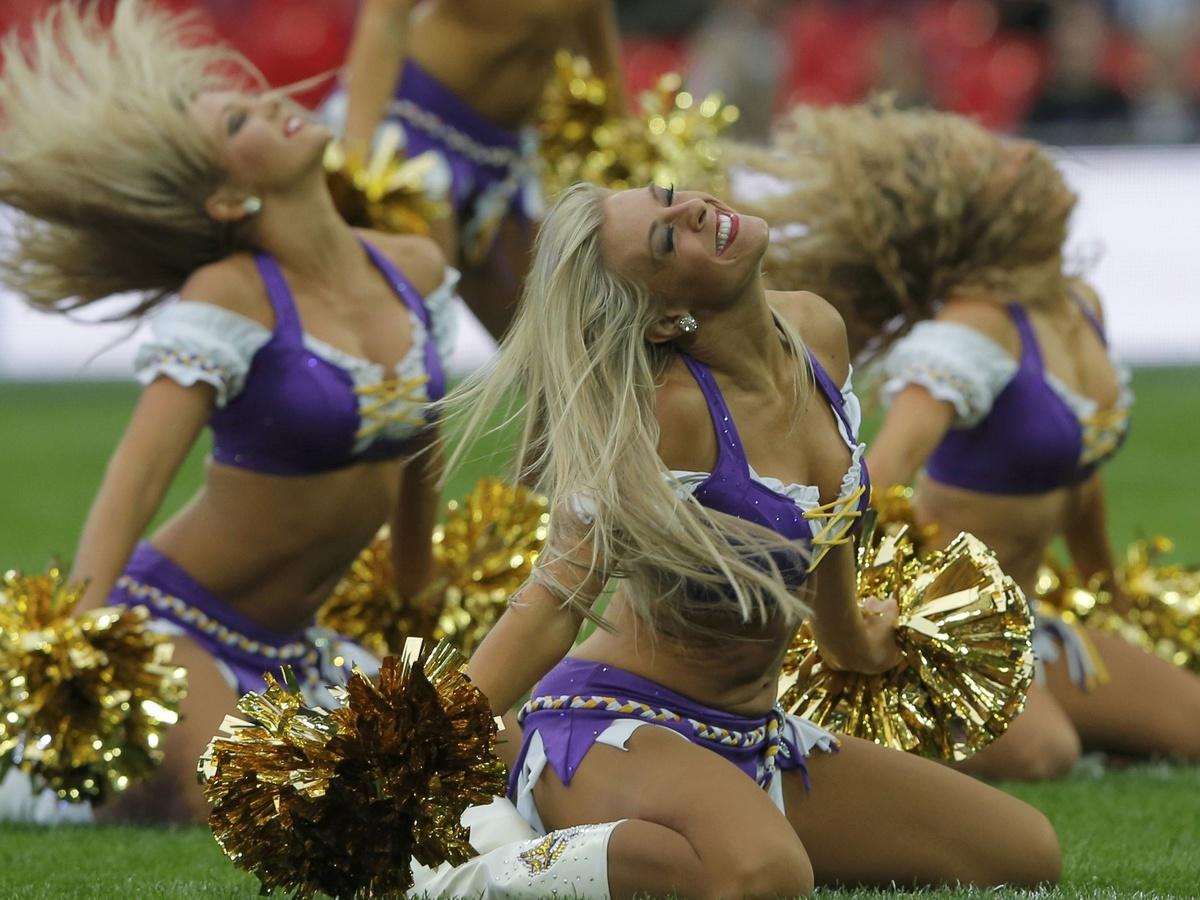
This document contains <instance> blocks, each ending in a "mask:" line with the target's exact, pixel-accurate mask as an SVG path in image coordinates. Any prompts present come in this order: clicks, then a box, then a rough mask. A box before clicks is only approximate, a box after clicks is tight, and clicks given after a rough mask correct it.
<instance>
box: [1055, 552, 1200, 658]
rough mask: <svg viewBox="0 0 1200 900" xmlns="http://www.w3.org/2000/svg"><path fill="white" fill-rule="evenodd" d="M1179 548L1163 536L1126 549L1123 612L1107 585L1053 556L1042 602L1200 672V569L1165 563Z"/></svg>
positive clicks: (1120, 574) (1121, 572)
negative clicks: (1164, 558) (1165, 556)
mask: <svg viewBox="0 0 1200 900" xmlns="http://www.w3.org/2000/svg"><path fill="white" fill-rule="evenodd" d="M1173 547H1174V544H1173V543H1172V542H1171V540H1170V539H1168V538H1166V537H1163V536H1161V535H1158V536H1155V537H1153V538H1150V539H1148V540H1137V541H1134V542H1133V543H1132V544H1130V545H1129V547H1128V548H1127V549H1126V551H1125V562H1124V564H1123V565H1120V566H1118V567H1117V569H1116V571H1115V572H1114V576H1115V578H1116V581H1117V586H1118V587H1119V588H1120V592H1121V593H1122V594H1123V595H1124V596H1125V598H1127V600H1128V604H1129V606H1128V608H1118V605H1117V604H1116V603H1114V598H1113V592H1112V590H1110V585H1108V584H1105V583H1104V581H1103V580H1101V579H1091V580H1090V581H1088V582H1087V583H1084V582H1083V580H1082V579H1081V578H1080V576H1079V573H1078V572H1076V571H1075V570H1074V569H1073V568H1069V567H1064V566H1062V565H1061V564H1059V562H1058V561H1057V560H1056V559H1054V558H1053V557H1050V556H1048V557H1047V558H1046V560H1045V562H1044V563H1043V565H1042V567H1041V569H1040V570H1039V571H1038V580H1037V592H1038V596H1039V597H1040V598H1041V599H1042V600H1043V601H1045V602H1046V603H1048V604H1049V605H1050V606H1052V607H1053V608H1054V609H1055V610H1057V611H1058V612H1059V613H1060V614H1061V615H1063V616H1064V617H1073V618H1074V619H1076V620H1078V621H1079V622H1082V623H1083V624H1085V625H1087V627H1089V628H1094V629H1096V630H1097V631H1103V632H1106V633H1108V634H1113V635H1116V636H1118V637H1121V638H1123V639H1124V640H1126V641H1128V642H1129V643H1131V644H1133V645H1134V646H1136V647H1140V648H1142V649H1143V650H1145V651H1147V652H1149V653H1153V654H1154V655H1156V656H1158V657H1159V658H1161V659H1164V660H1166V661H1167V662H1170V663H1173V664H1175V665H1177V666H1181V667H1183V668H1186V669H1190V670H1192V671H1194V672H1200V569H1197V568H1195V567H1189V566H1182V565H1176V564H1166V563H1161V562H1159V558H1160V557H1161V556H1162V554H1164V553H1169V552H1170V551H1171V550H1172V549H1173Z"/></svg>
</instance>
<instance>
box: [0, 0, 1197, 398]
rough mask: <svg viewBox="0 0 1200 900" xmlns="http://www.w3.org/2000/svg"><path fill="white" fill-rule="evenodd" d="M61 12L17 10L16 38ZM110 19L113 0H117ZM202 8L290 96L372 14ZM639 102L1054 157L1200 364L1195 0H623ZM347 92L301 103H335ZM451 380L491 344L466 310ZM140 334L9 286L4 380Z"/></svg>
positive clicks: (1100, 245) (302, 0) (1158, 324)
mask: <svg viewBox="0 0 1200 900" xmlns="http://www.w3.org/2000/svg"><path fill="white" fill-rule="evenodd" d="M52 2H56V0H3V2H0V31H4V30H6V29H8V28H12V27H20V26H21V24H22V23H26V22H28V21H29V20H30V19H31V18H32V17H34V16H36V15H37V13H38V12H39V11H41V10H43V9H45V8H46V7H48V6H50V5H51V4H52ZM104 2H108V3H112V2H114V0H104ZM160 2H163V3H164V4H166V5H169V6H171V7H173V8H177V9H194V10H196V11H197V12H199V14H200V15H202V16H204V17H205V18H206V19H207V20H208V21H209V22H210V23H211V24H212V26H213V27H214V28H215V30H216V31H217V32H218V33H219V34H221V35H222V36H223V37H225V38H226V39H228V40H229V41H230V42H231V43H233V44H234V45H235V46H237V47H238V48H239V49H241V50H242V51H243V52H245V53H246V54H247V55H248V56H249V57H250V58H251V59H252V60H253V61H254V62H255V63H256V64H257V65H258V66H259V67H260V68H261V69H262V71H263V72H264V74H265V75H266V76H267V78H268V79H269V80H270V81H271V82H272V83H275V84H286V83H291V82H295V81H299V80H302V79H305V78H309V77H311V76H314V75H318V74H320V73H326V72H328V73H331V74H332V73H334V72H335V71H336V69H337V68H338V66H339V65H340V64H341V62H342V59H343V56H344V53H345V50H346V47H347V44H348V42H349V39H350V34H351V29H352V27H353V22H354V15H355V12H356V10H357V6H358V4H357V0H160ZM616 5H617V9H618V14H619V18H620V24H621V28H622V32H623V51H624V63H625V70H626V75H627V79H628V82H629V86H630V89H631V92H633V93H634V94H636V92H637V91H639V90H641V89H644V88H646V87H648V86H650V85H651V84H653V82H654V80H655V79H656V78H657V77H658V76H659V75H661V74H662V73H664V72H668V71H679V72H683V73H685V74H686V75H687V78H688V80H689V84H690V86H691V87H692V89H693V91H694V92H698V93H705V92H707V91H709V90H720V91H722V92H723V93H724V94H725V95H726V96H727V98H728V99H730V100H731V101H732V102H734V103H736V104H738V106H739V107H740V108H741V109H742V112H743V115H742V118H741V120H740V121H739V123H738V125H737V128H738V129H739V130H740V132H739V137H742V138H744V139H755V138H761V137H763V136H764V135H765V134H766V133H767V129H768V127H769V123H770V119H771V116H772V114H773V113H776V112H778V111H780V110H782V109H786V108H787V107H788V106H789V105H790V104H793V103H796V102H811V103H834V102H837V103H845V102H853V101H855V100H858V99H861V98H863V97H865V96H867V95H868V94H870V93H871V92H873V91H889V92H892V93H894V94H895V96H896V97H897V98H898V100H899V102H901V103H903V104H907V105H920V104H925V105H933V106H936V107H938V108H942V109H947V110H952V111H954V112H959V113H964V114H967V115H971V116H974V117H976V118H977V119H979V120H980V121H981V122H983V123H985V124H987V125H989V126H990V127H993V128H996V129H999V130H1002V131H1005V132H1010V133H1019V134H1027V135H1030V136H1032V137H1035V138H1038V139H1040V140H1043V141H1047V142H1049V143H1051V144H1053V145H1054V146H1056V147H1057V148H1059V149H1058V152H1059V154H1060V156H1061V158H1062V160H1063V167H1064V170H1065V172H1066V174H1067V177H1068V178H1069V179H1070V181H1071V182H1072V183H1073V184H1074V185H1075V186H1076V187H1077V188H1078V189H1079V191H1080V193H1081V195H1082V202H1081V204H1080V207H1079V210H1078V213H1077V215H1076V219H1075V222H1074V228H1073V235H1072V253H1073V256H1074V258H1075V260H1076V262H1077V264H1078V266H1079V267H1080V268H1081V269H1083V270H1084V271H1086V272H1087V273H1088V275H1089V276H1090V277H1091V278H1092V279H1093V280H1094V281H1095V282H1096V284H1097V286H1098V287H1099V288H1100V290H1101V293H1102V294H1103V296H1104V297H1105V299H1106V302H1107V304H1108V307H1109V316H1110V319H1111V324H1112V332H1113V336H1114V341H1115V344H1116V348H1117V351H1118V352H1119V353H1120V355H1122V356H1123V357H1124V358H1126V359H1127V360H1129V361H1131V362H1134V363H1139V364H1162V363H1175V364H1179V363H1200V316H1198V315H1196V313H1195V311H1194V304H1195V301H1196V299H1197V290H1198V288H1197V286H1198V285H1200V254H1197V253H1196V252H1195V244H1196V236H1197V234H1200V226H1198V225H1196V224H1195V222H1194V219H1195V216H1196V210H1197V209H1200V144H1198V143H1197V142H1198V141H1200V2H1197V0H1059V2H1049V0H671V2H662V0H657V2H656V0H617V4H616ZM331 84H332V78H331V79H330V80H329V81H328V82H326V84H325V85H324V87H322V88H318V89H314V90H313V91H310V92H309V93H308V94H307V95H305V97H304V99H305V100H306V102H308V103H310V104H314V105H315V104H316V103H317V102H319V101H320V99H321V97H322V95H323V93H324V92H325V91H326V90H328V88H329V86H330V85H331ZM462 314H463V319H464V328H463V331H462V335H463V340H462V341H461V344H460V347H459V351H458V355H457V358H456V359H455V361H454V363H455V368H457V369H458V370H460V371H462V370H466V369H470V368H472V367H474V366H475V365H478V364H479V362H481V361H482V360H483V359H485V358H486V357H487V355H488V354H489V353H490V352H491V349H492V345H491V343H490V341H489V340H488V339H487V337H486V335H485V334H484V333H483V331H482V329H480V328H479V327H478V326H477V325H476V323H474V322H473V321H472V320H471V319H470V317H469V316H468V315H467V314H466V312H465V310H463V313H462ZM129 331H130V329H129V328H128V326H106V327H100V328H97V327H89V326H85V325H72V324H69V323H65V322H64V321H63V320H62V319H60V318H58V317H46V316H42V315H38V314H35V313H33V312H30V311H28V310H26V309H24V308H23V307H22V306H21V304H20V302H19V301H18V300H17V299H16V298H14V297H12V296H11V295H6V294H5V293H4V291H3V285H0V379H29V378H38V379H45V378H51V379H55V378H69V379H92V378H100V379H105V378H107V379H112V378H122V377H125V376H126V374H127V373H128V371H129V357H130V355H131V354H132V351H133V348H134V346H135V345H136V341H134V340H124V341H123V340H122V338H124V337H126V336H128V335H129Z"/></svg>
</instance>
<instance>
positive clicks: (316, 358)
mask: <svg viewBox="0 0 1200 900" xmlns="http://www.w3.org/2000/svg"><path fill="white" fill-rule="evenodd" d="M363 247H364V248H365V250H366V253H367V255H368V256H369V257H370V259H371V262H372V263H373V264H374V265H375V266H376V268H378V269H379V271H380V272H381V273H382V274H383V276H384V277H385V278H386V279H387V281H388V283H389V284H390V285H391V286H392V289H393V290H394V291H395V292H396V294H397V295H398V296H399V298H400V299H401V300H402V301H403V302H404V305H405V306H406V307H407V309H408V314H409V317H410V319H411V320H412V346H411V348H410V349H409V351H408V353H407V354H406V355H405V357H404V358H403V359H402V360H400V362H399V363H398V364H397V365H396V367H395V371H394V372H392V373H391V374H388V373H387V372H386V371H385V369H384V367H383V366H382V365H380V364H378V363H374V362H371V361H370V360H366V359H362V358H359V357H356V356H352V355H351V354H348V353H345V352H344V351H342V350H339V349H337V348H336V347H332V346H330V345H329V344H326V343H325V342H323V341H320V340H317V339H316V338H314V337H312V336H311V335H309V334H306V333H305V331H304V328H303V325H302V323H301V322H300V318H299V316H298V314H297V312H296V306H295V303H294V302H293V300H292V294H291V291H289V290H288V286H287V283H286V281H285V280H284V277H283V273H282V272H281V271H280V268H279V266H278V264H277V263H276V262H275V260H274V259H272V258H271V257H270V256H267V255H266V254H261V253H260V254H256V256H255V263H256V265H257V267H258V271H259V274H260V275H261V276H262V279H263V283H264V285H265V286H266V289H267V296H268V297H269V298H270V301H271V308H272V309H273V310H274V314H275V325H274V328H273V329H269V328H266V327H265V326H263V325H262V324H260V323H258V322H255V321H253V320H252V319H249V318H246V317H245V316H242V315H239V314H238V313H235V312H231V311H229V310H226V309H223V308H221V307H218V306H214V305H213V304H211V303H202V302H195V301H188V300H180V301H178V302H175V303H172V304H170V305H169V306H167V307H165V308H164V309H163V310H162V311H161V312H160V313H158V314H157V315H156V316H155V317H154V320H153V324H152V334H151V337H150V339H149V340H148V341H147V342H146V343H145V344H143V345H142V346H141V348H139V351H138V354H137V358H136V361H135V369H136V372H137V377H138V380H139V381H140V382H141V383H142V384H149V383H150V382H152V381H153V380H154V379H156V378H158V377H159V376H166V377H168V378H171V379H172V380H174V381H176V382H178V383H179V384H182V385H185V386H188V385H192V384H196V383H198V382H204V383H206V384H210V385H212V386H213V388H215V389H216V405H217V408H216V410H215V411H214V412H213V414H212V417H211V419H210V420H209V425H210V427H211V428H212V430H213V458H214V459H215V460H217V461H218V462H220V463H223V464H225V465H228V466H234V467H237V468H241V469H250V470H252V471H255V472H263V473H266V474H271V475H311V474H315V473H320V472H328V471H331V470H334V469H339V468H343V467H345V466H350V465H354V464H355V463H360V462H364V461H368V460H380V459H392V458H396V457H399V456H402V455H404V454H405V453H406V452H407V451H408V450H409V448H410V443H411V441H412V440H413V438H414V437H416V435H417V434H418V433H419V432H421V431H422V430H423V429H424V428H425V426H426V425H427V424H428V422H429V413H428V410H427V404H428V403H429V402H430V401H431V400H437V399H439V398H441V396H442V395H443V394H444V392H445V385H446V379H445V369H444V362H445V359H446V358H447V356H448V355H449V353H450V350H451V348H452V346H453V342H454V310H453V308H452V305H451V300H452V298H453V292H454V285H455V284H456V282H457V281H458V273H457V272H456V271H454V270H453V269H447V270H446V277H445V278H444V280H443V282H442V284H441V286H440V287H439V288H438V289H437V290H436V291H434V292H433V293H432V294H430V295H429V297H427V298H424V297H422V296H421V295H420V294H419V293H418V292H417V290H416V288H414V287H413V286H412V283H411V282H409V280H408V279H407V278H406V277H405V276H404V275H403V274H402V273H401V272H400V270H399V269H398V268H397V267H396V266H395V265H393V264H392V262H391V261H390V260H388V259H387V258H386V257H385V256H383V254H381V253H380V252H379V251H378V250H376V249H375V248H374V247H372V246H371V245H369V244H367V243H365V242H364V243H363Z"/></svg>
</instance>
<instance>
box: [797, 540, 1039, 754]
mask: <svg viewBox="0 0 1200 900" xmlns="http://www.w3.org/2000/svg"><path fill="white" fill-rule="evenodd" d="M871 530H872V529H871V528H870V527H868V532H870V531H871ZM858 592H859V596H861V597H868V596H876V597H895V598H896V600H897V602H898V604H899V608H900V618H899V621H898V623H897V626H896V630H897V639H898V640H899V643H900V647H901V651H902V653H903V655H904V661H903V662H902V663H901V664H900V665H899V666H897V667H896V668H895V669H892V670H890V671H888V672H884V673H882V674H880V675H863V674H859V673H855V672H838V671H833V670H832V669H829V668H828V666H826V665H825V663H824V662H823V661H822V660H821V656H820V653H819V652H818V650H817V647H816V642H815V640H814V639H813V637H812V632H811V630H810V629H808V628H807V626H805V627H802V628H801V630H800V633H799V634H798V635H797V638H796V640H795V642H794V643H793V645H792V647H791V649H790V650H789V653H788V659H787V661H786V662H785V668H784V672H785V677H784V679H783V682H782V683H781V686H780V691H781V696H780V699H781V702H782V704H783V706H784V708H785V709H786V710H787V711H789V712H793V713H796V714H798V715H801V716H804V717H805V718H808V719H810V720H812V721H813V722H815V723H816V724H818V725H821V726H823V727H825V728H829V729H831V730H833V731H839V732H842V733H844V734H849V735H852V736H854V737H861V738H866V739H868V740H872V741H875V742H876V743H878V744H882V745H884V746H887V747H894V748H896V749H899V750H906V751H909V752H912V753H918V754H921V755H922V756H930V757H935V758H938V759H944V760H948V761H959V760H963V759H966V758H968V757H969V756H971V755H972V754H974V753H976V752H978V751H979V750H981V749H983V748H984V747H985V746H987V745H988V744H989V743H991V742H992V741H993V740H995V739H996V738H997V737H999V736H1000V735H1001V734H1003V733H1004V732H1005V731H1006V730H1007V729H1008V726H1009V723H1011V722H1012V720H1013V719H1014V718H1015V717H1016V716H1017V714H1018V713H1019V712H1020V711H1021V710H1022V709H1024V707H1025V697H1026V693H1027V691H1028V689H1029V684H1030V682H1031V681H1032V679H1033V649H1032V646H1031V644H1030V635H1031V633H1032V630H1033V618H1032V615H1031V613H1030V610H1029V606H1028V604H1027V603H1026V601H1025V597H1024V595H1023V594H1022V593H1021V590H1020V589H1019V588H1018V587H1017V586H1016V584H1015V583H1014V582H1013V581H1012V579H1011V578H1009V577H1008V576H1006V575H1005V574H1004V573H1003V572H1002V571H1001V570H1000V566H999V564H998V563H997V562H996V557H995V555H994V554H993V553H992V552H991V551H990V550H989V549H988V548H987V547H986V546H985V545H984V544H983V543H982V542H981V541H979V540H978V539H977V538H975V537H973V536H972V535H969V534H960V535H959V536H958V537H956V538H955V539H954V540H953V541H952V542H951V543H950V546H949V547H947V548H946V549H945V550H943V551H933V552H930V553H928V554H926V555H924V556H923V557H918V556H916V554H915V551H914V548H913V545H912V543H911V542H910V541H909V540H908V538H907V534H906V532H905V531H904V529H900V530H898V531H897V532H896V533H894V534H890V535H886V536H884V537H882V538H880V539H879V540H877V541H876V540H874V539H873V536H871V535H869V534H868V535H867V537H866V540H864V543H863V548H862V549H861V550H860V552H859V575H858Z"/></svg>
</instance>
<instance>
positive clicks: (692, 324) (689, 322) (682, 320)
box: [675, 313, 700, 334]
mask: <svg viewBox="0 0 1200 900" xmlns="http://www.w3.org/2000/svg"><path fill="white" fill-rule="evenodd" d="M675 327H676V328H678V329H679V330H680V332H682V333H683V334H695V333H696V329H697V328H699V327H700V323H699V322H697V321H696V317H695V316H693V315H692V314H691V313H688V314H687V315H685V316H680V317H679V318H678V319H676V320H675Z"/></svg>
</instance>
